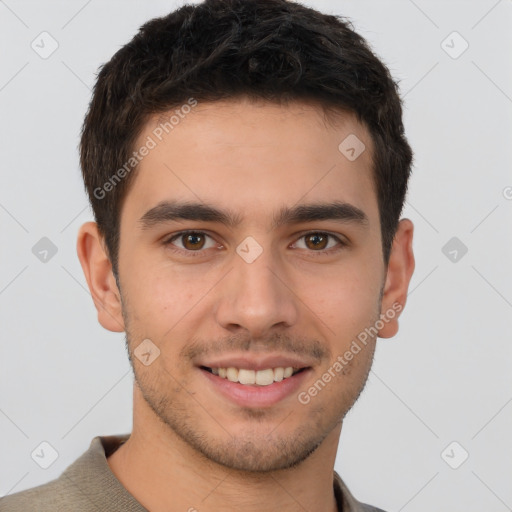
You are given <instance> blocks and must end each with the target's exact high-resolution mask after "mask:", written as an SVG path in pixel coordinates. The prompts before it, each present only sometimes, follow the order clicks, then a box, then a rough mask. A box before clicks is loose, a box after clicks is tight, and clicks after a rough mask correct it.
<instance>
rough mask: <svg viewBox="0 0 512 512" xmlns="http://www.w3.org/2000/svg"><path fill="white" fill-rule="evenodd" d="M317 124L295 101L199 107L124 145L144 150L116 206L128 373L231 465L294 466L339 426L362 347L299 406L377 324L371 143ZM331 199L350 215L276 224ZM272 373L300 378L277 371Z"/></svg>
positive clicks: (360, 131) (164, 414) (150, 399)
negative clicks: (146, 355)
mask: <svg viewBox="0 0 512 512" xmlns="http://www.w3.org/2000/svg"><path fill="white" fill-rule="evenodd" d="M170 115H172V112H171V113H170V114H169V116H170ZM322 115H323V114H322V111H321V110H320V109H319V108H318V107H315V106H313V105H307V104H304V103H294V104H290V105H288V106H278V105H275V104H270V103H258V104H254V103H250V102H248V101H242V100H240V101H238V100H237V101H226V102H216V103H204V104H202V103H199V104H198V105H197V106H196V107H194V108H193V109H192V112H191V113H189V114H188V115H187V116H185V118H184V119H180V122H179V124H177V125H176V126H175V127H174V129H172V131H170V132H169V134H168V135H166V136H165V137H162V140H161V141H159V140H158V138H157V137H156V136H155V131H154V130H155V129H157V127H158V121H157V117H155V118H154V119H152V121H151V122H150V123H148V124H147V125H146V127H145V130H144V132H143V133H142V134H141V135H140V137H139V139H138V142H137V144H136V148H135V149H137V148H139V147H141V146H142V145H144V144H145V143H146V142H147V140H148V139H147V137H148V136H150V137H151V138H152V139H153V140H154V141H155V142H156V143H157V145H156V147H154V148H153V149H151V150H150V151H149V154H148V155H147V156H145V157H144V159H143V160H142V161H141V163H140V164H139V166H138V170H137V176H136V178H135V180H134V182H133V183H132V185H131V188H130V190H129V192H128V194H127V196H126V198H125V202H124V205H123V208H122V212H121V226H120V240H121V242H120V248H119V282H120V287H121V290H120V291H121V296H122V303H123V317H124V321H125V328H126V333H127V341H128V343H129V349H130V354H131V361H132V364H133V366H134V373H135V378H136V381H137V384H138V386H139V388H140V391H141V393H142V395H143V396H144V399H145V400H146V402H147V404H148V405H149V406H150V407H151V408H152V409H153V411H154V412H155V413H156V415H157V416H158V417H159V418H160V419H161V420H162V422H163V424H165V425H166V426H167V427H168V428H169V429H171V431H170V433H172V435H177V436H179V438H181V439H182V440H183V441H185V442H186V443H187V444H188V445H189V446H191V447H193V448H194V449H196V450H197V451H198V452H200V453H201V454H202V455H205V456H206V457H207V458H209V459H210V460H213V461H215V462H218V463H220V464H223V465H226V466H228V467H231V468H237V469H242V470H255V471H264V470H272V469H282V468H285V467H290V466H291V465H293V464H295V463H297V462H300V461H302V460H304V459H305V458H306V457H307V456H308V455H309V454H310V453H312V451H313V450H315V449H316V448H317V447H318V446H319V444H320V443H321V442H322V441H323V440H324V439H325V438H326V436H327V435H328V434H329V433H331V432H332V431H333V430H334V429H335V428H336V427H337V426H339V424H340V421H341V420H342V419H343V417H344V415H345V414H346V412H347V411H348V410H349V409H350V408H351V406H352V405H353V403H354V402H355V401H356V399H357V397H358V396H359V394H360V392H361V390H362V389H363V387H364V385H365V382H366V379H367V375H368V372H369V369H370V366H371V362H372V357H373V351H374V347H375V338H373V339H370V340H369V341H368V342H367V344H366V346H365V347H363V349H362V350H361V351H360V352H359V353H357V354H356V355H354V357H353V358H352V359H351V361H349V362H347V364H345V365H344V366H343V370H342V371H337V372H334V373H335V376H334V377H333V378H332V379H330V381H329V382H327V383H325V382H324V385H323V386H318V385H317V388H318V389H319V391H318V393H316V394H315V396H312V395H308V396H309V397H310V400H309V401H308V403H304V402H305V401H306V400H304V399H303V400H302V401H301V400H299V399H298V395H299V394H300V393H301V392H304V391H306V392H307V390H308V389H309V388H311V387H312V386H313V385H314V384H315V382H317V381H318V380H319V379H320V378H321V377H322V375H323V374H324V373H325V372H326V371H327V370H328V369H329V368H332V367H333V363H334V362H335V361H336V360H337V358H338V356H343V354H345V353H346V351H347V350H349V348H350V345H351V343H352V342H353V340H355V339H356V337H357V335H358V334H359V333H361V332H362V331H364V329H365V328H367V327H369V326H371V325H373V324H374V323H375V321H376V320H378V319H379V314H380V313H381V310H380V306H381V305H380V293H381V291H382V287H383V284H384V279H385V267H384V264H383V261H382V250H381V235H380V225H379V215H378V207H377V198H376V194H375V189H374V185H373V182H372V174H371V151H372V144H371V139H370V137H369V135H368V132H367V131H366V130H365V129H364V128H363V126H362V125H361V124H359V123H357V121H356V120H355V117H353V116H351V115H346V114H343V115H341V117H340V123H339V126H338V127H337V128H335V127H333V126H331V125H330V124H328V123H325V122H324V121H323V118H322ZM157 133H160V132H157ZM351 134H353V135H356V136H357V138H358V139H360V140H361V141H362V142H363V143H364V144H365V145H366V150H365V151H364V152H363V153H362V154H361V155H360V156H359V157H358V158H356V159H355V160H353V161H351V159H349V158H347V156H346V155H347V154H348V155H351V152H350V151H349V153H345V154H343V153H342V152H341V151H340V150H339V149H338V146H339V145H340V143H341V142H342V141H343V140H344V139H345V138H346V137H347V136H349V135H351ZM349 140H350V139H349ZM185 203H188V204H191V203H194V204H196V203H198V204H200V205H203V206H208V207H210V208H213V209H216V210H219V211H221V212H223V213H225V214H226V215H227V216H229V217H231V218H232V220H233V221H234V222H233V223H232V224H227V223H226V222H225V221H224V219H220V218H215V217H212V216H210V217H204V215H203V216H201V215H200V214H198V213H197V212H198V210H197V209H195V208H192V207H190V208H189V210H188V212H185V214H184V215H182V214H183V213H184V211H183V209H182V210H179V209H177V208H176V206H177V205H183V204H185ZM335 203H337V204H338V205H340V204H341V203H347V204H348V205H351V206H352V207H353V209H352V210H350V207H349V208H345V209H340V208H338V209H337V210H336V211H337V212H340V211H341V212H342V213H343V212H345V214H347V215H340V214H339V213H338V214H336V215H334V214H332V210H331V211H329V210H328V209H325V210H324V211H323V213H322V214H321V215H318V216H317V217H316V220H315V214H314V212H313V210H311V211H310V212H309V214H308V215H305V216H304V215H302V217H300V216H299V217H297V216H295V217H293V216H290V215H288V216H286V215H285V216H284V217H282V216H281V214H282V213H283V212H285V211H287V210H291V211H294V210H295V209H297V208H298V207H301V206H308V205H309V206H312V207H317V206H319V205H322V206H327V205H333V204H335ZM165 205H167V206H169V205H174V209H172V210H171V209H170V208H167V207H166V206H165ZM157 206H159V208H157V209H155V207H157ZM354 208H357V209H358V210H361V211H362V212H363V213H364V215H365V216H366V218H367V221H366V222H363V221H361V219H360V218H358V217H357V215H354ZM152 209H155V210H153V211H152V212H150V210H152ZM148 212H150V213H148ZM302 212H304V210H302ZM347 212H348V213H347ZM176 213H179V215H178V216H177V217H176V215H175V214H176ZM203 213H204V212H203ZM295 213H297V212H296V211H295ZM298 213H301V210H299V211H298ZM143 217H144V219H145V220H141V219H142V218H143ZM186 217H188V218H186ZM235 221H236V222H235ZM278 221H280V222H278ZM186 230H189V231H192V232H193V233H191V234H190V233H189V234H183V233H182V232H183V231H186ZM146 339H149V340H151V343H153V344H154V345H156V346H157V347H158V348H159V350H160V355H159V356H158V357H157V358H156V359H154V361H153V362H151V364H149V365H147V366H146V365H144V364H143V363H142V362H141V361H140V360H139V359H138V358H137V357H135V356H134V355H133V351H134V350H135V349H136V348H137V347H138V346H139V345H140V344H141V342H143V340H146ZM146 343H147V342H146ZM228 367H229V368H231V369H230V370H224V368H228ZM233 368H235V369H236V370H235V369H233ZM276 368H285V369H286V368H293V370H292V371H294V372H295V371H296V370H300V371H298V372H297V373H294V375H293V376H291V377H286V378H283V377H284V376H283V370H280V369H278V370H275V369H276ZM338 368H339V367H338ZM238 370H243V371H241V372H239V371H238ZM226 371H227V377H225V376H224V373H225V372H226ZM285 372H286V373H284V375H288V373H289V372H290V370H285ZM331 373H332V370H331ZM237 378H239V379H240V380H242V381H243V382H251V381H252V379H257V380H258V382H260V383H261V384H256V383H254V384H243V383H240V382H233V381H234V380H237ZM269 382H273V383H271V384H269ZM302 396H303V397H304V394H303V395H302Z"/></svg>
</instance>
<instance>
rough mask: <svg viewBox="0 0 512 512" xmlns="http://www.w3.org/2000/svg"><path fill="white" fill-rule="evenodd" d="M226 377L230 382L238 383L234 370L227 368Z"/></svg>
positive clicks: (236, 373) (235, 370) (236, 371)
mask: <svg viewBox="0 0 512 512" xmlns="http://www.w3.org/2000/svg"><path fill="white" fill-rule="evenodd" d="M226 376H227V378H228V380H230V381H231V382H238V370H237V369H236V368H228V369H227V370H226Z"/></svg>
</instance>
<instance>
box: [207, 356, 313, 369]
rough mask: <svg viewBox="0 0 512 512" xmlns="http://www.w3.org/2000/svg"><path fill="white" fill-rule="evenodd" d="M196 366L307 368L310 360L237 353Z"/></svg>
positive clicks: (295, 357) (310, 364)
mask: <svg viewBox="0 0 512 512" xmlns="http://www.w3.org/2000/svg"><path fill="white" fill-rule="evenodd" d="M198 366H206V367H207V368H238V369H240V368H243V369H246V370H254V371H258V370H266V369H267V368H280V367H282V368H288V367H290V366H291V367H293V368H308V367H310V366H312V363H311V361H308V360H307V359H304V358H300V357H297V356H293V355H279V354H277V355H259V356H258V355H238V356H220V357H217V358H212V359H208V360H204V361H200V362H199V364H198Z"/></svg>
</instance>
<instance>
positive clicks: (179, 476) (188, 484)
mask: <svg viewBox="0 0 512 512" xmlns="http://www.w3.org/2000/svg"><path fill="white" fill-rule="evenodd" d="M135 394H138V392H137V388H136V387H135V388H134V398H135ZM340 432H341V424H339V426H337V427H336V428H335V429H334V430H333V431H332V432H330V434H329V435H328V436H327V437H326V438H325V439H324V441H323V442H322V444H321V445H320V446H319V447H318V448H317V450H316V451H315V452H313V454H311V455H310V456H309V457H308V458H307V459H306V460H304V461H303V462H302V463H300V464H299V465H297V466H296V467H293V468H289V469H285V470H279V471H273V472H266V473H254V472H246V471H239V470H233V469H231V468H227V467H225V466H221V465H219V464H217V463H215V462H213V461H211V460H208V459H206V458H205V457H204V456H203V455H202V454H200V453H198V452H197V451H195V450H194V449H193V448H192V447H190V446H189V445H188V444H187V443H185V442H184V441H183V440H182V439H181V438H179V437H178V436H176V434H175V433H174V432H173V431H172V430H171V429H170V428H169V427H168V426H167V425H164V424H163V423H162V422H161V421H160V420H159V419H158V418H157V417H156V416H155V414H154V413H153V411H152V410H151V409H150V408H149V407H148V406H147V404H146V402H145V401H144V400H143V398H142V397H141V396H138V397H137V399H136V400H134V422H133V430H132V434H131V435H130V438H129V439H128V441H127V442H126V443H124V444H123V445H122V446H121V447H120V448H119V449H118V450H117V451H116V452H114V453H113V454H112V455H111V456H110V457H109V458H108V459H107V462H108V464H109V466H110V469H111V470H112V472H113V473H114V475H115V476H116V477H117V478H118V480H119V481H120V482H121V483H122V484H123V486H124V487H125V488H126V489H127V490H128V491H129V492H130V493H131V494H132V495H133V496H134V497H135V499H137V501H139V503H140V504H141V505H142V506H143V507H145V508H146V509H148V510H151V511H152V512H160V511H162V512H163V511H166V512H178V511H180V512H183V511H188V512H210V511H212V512H213V511H218V510H223V511H225V512H231V511H233V512H234V511H238V510H240V509H243V510H244V511H246V512H253V511H254V512H259V511H261V510H279V511H280V512H288V511H290V512H291V511H296V510H315V511H318V512H336V511H337V510H338V508H337V505H336V500H335V497H334V490H333V468H334V461H335V458H336V451H337V447H338V441H339V435H340Z"/></svg>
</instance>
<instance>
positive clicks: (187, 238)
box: [164, 231, 215, 253]
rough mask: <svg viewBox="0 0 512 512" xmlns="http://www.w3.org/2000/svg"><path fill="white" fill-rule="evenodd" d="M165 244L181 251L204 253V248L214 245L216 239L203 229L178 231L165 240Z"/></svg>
mask: <svg viewBox="0 0 512 512" xmlns="http://www.w3.org/2000/svg"><path fill="white" fill-rule="evenodd" d="M164 244H165V245H167V246H174V247H177V248H179V249H180V250H181V251H185V252H188V253H193V252H197V253H203V252H204V250H206V249H210V248H211V247H214V246H215V241H214V240H213V238H212V237H211V236H210V235H208V234H206V233H203V232H202V231H182V232H181V233H176V234H175V235H174V236H172V237H171V238H170V239H168V240H167V241H165V242H164ZM203 249H204V250H203Z"/></svg>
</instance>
